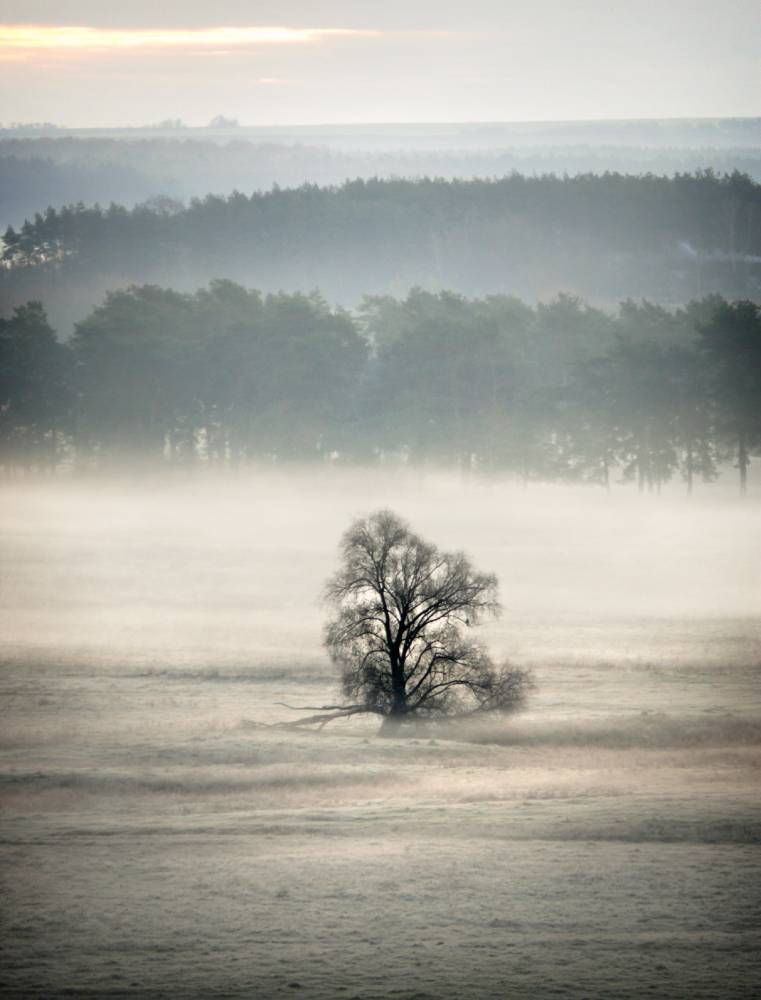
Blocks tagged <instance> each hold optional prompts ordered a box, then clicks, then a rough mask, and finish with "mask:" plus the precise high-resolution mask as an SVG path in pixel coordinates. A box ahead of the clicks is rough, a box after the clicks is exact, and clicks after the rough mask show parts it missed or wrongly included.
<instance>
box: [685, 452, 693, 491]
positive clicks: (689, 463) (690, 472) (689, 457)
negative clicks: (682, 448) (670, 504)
mask: <svg viewBox="0 0 761 1000" xmlns="http://www.w3.org/2000/svg"><path fill="white" fill-rule="evenodd" d="M693 469H694V459H693V455H692V445H691V444H689V445H687V470H686V471H687V495H688V496H692V477H693Z"/></svg>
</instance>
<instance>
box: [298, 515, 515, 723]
mask: <svg viewBox="0 0 761 1000" xmlns="http://www.w3.org/2000/svg"><path fill="white" fill-rule="evenodd" d="M326 597H327V599H328V601H329V602H330V604H331V605H332V607H333V609H334V615H333V617H332V618H331V620H330V622H329V623H328V625H327V627H326V631H325V645H326V648H327V650H328V653H329V655H330V658H331V660H332V661H333V663H334V664H335V665H336V667H337V668H338V670H339V673H340V678H341V689H342V693H343V694H344V696H345V697H346V698H347V699H348V700H347V702H346V703H345V704H342V705H337V706H326V707H325V709H324V714H320V715H318V716H312V717H309V718H307V719H303V720H300V723H301V724H305V723H307V722H320V723H323V722H326V721H329V720H330V719H332V718H339V717H345V716H347V715H356V714H359V713H373V714H376V715H380V716H381V717H382V718H383V719H384V720H385V721H384V725H385V727H386V728H395V727H396V726H398V725H400V724H401V723H403V722H405V721H407V720H410V719H415V718H429V719H430V718H437V717H439V718H440V717H452V716H457V717H462V716H463V715H472V714H474V713H479V712H502V713H507V712H513V711H515V710H516V709H518V708H520V707H521V706H522V705H523V703H524V700H525V697H526V694H527V692H528V690H529V689H530V687H531V679H530V677H529V675H528V673H527V672H526V671H524V670H520V669H517V668H514V667H510V666H509V665H503V666H501V667H498V666H496V665H495V663H494V662H493V660H492V659H491V657H490V656H489V654H488V652H487V651H486V649H485V648H484V647H483V646H481V645H480V644H478V643H477V642H474V641H473V640H472V639H471V638H470V636H469V635H468V634H467V632H468V631H469V630H470V629H471V628H472V627H474V626H476V625H477V624H478V623H479V621H481V619H482V618H484V617H486V616H489V615H495V614H497V612H498V610H499V604H498V602H497V580H496V577H494V576H493V575H491V574H487V573H480V572H478V571H476V570H475V569H474V568H473V567H472V566H471V564H470V561H469V560H468V559H467V557H466V556H465V555H464V554H463V553H462V552H442V551H440V550H439V549H438V548H436V546H435V545H432V544H430V543H429V542H425V541H423V539H422V538H420V537H419V536H418V535H416V534H415V533H414V532H413V531H412V530H411V528H410V527H409V526H408V525H407V524H406V523H405V522H404V521H402V520H401V519H400V518H399V517H398V516H397V515H395V514H394V513H392V512H391V511H388V510H381V511H378V512H377V513H375V514H372V515H370V516H369V517H366V518H360V519H359V520H357V521H355V522H354V524H352V525H351V527H350V528H349V529H348V531H347V532H346V533H345V535H344V536H343V539H342V541H341V566H340V568H339V570H338V572H337V573H336V574H335V575H334V576H333V577H332V579H331V580H330V581H329V583H328V585H327V588H326Z"/></svg>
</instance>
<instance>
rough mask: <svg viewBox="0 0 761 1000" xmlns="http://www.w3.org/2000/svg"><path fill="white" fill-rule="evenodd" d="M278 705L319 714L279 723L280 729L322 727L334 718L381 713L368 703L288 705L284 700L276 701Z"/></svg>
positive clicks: (295, 710)
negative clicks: (314, 711)
mask: <svg viewBox="0 0 761 1000" xmlns="http://www.w3.org/2000/svg"><path fill="white" fill-rule="evenodd" d="M275 704H276V705H282V706H283V708H288V709H291V711H294V712H305V711H313V710H316V711H317V712H318V713H319V714H317V715H308V716H306V718H304V719H295V720H294V721H293V722H280V723H277V727H278V728H279V729H299V728H300V727H301V726H311V725H316V726H318V727H319V728H320V729H322V727H323V726H325V725H327V723H328V722H332V721H333V720H334V719H348V718H349V717H350V716H352V715H364V714H367V713H374V714H376V715H378V714H380V713H379V712H378V709H376V708H369V707H368V706H367V705H288V704H287V703H286V702H284V701H276V702H275Z"/></svg>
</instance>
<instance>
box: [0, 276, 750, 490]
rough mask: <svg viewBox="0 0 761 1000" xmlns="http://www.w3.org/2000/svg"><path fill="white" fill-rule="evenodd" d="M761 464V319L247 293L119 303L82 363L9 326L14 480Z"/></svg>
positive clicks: (659, 477) (7, 411)
mask: <svg viewBox="0 0 761 1000" xmlns="http://www.w3.org/2000/svg"><path fill="white" fill-rule="evenodd" d="M760 450H761V308H760V307H759V306H758V305H756V304H754V303H753V302H751V301H749V300H738V301H734V302H730V301H727V300H725V299H722V298H720V297H718V296H709V297H706V298H703V299H699V300H694V301H691V302H690V303H688V305H686V306H685V307H683V308H680V309H677V310H675V311H670V310H667V309H665V308H663V307H660V306H656V305H653V304H652V303H649V302H639V303H637V302H634V301H632V300H627V301H625V302H623V303H622V304H621V306H620V308H619V309H618V311H617V313H615V314H611V313H608V312H604V311H602V310H600V309H596V308H593V307H591V306H589V305H587V304H585V303H584V302H583V301H581V300H580V299H578V298H575V297H572V296H569V295H562V296H559V297H558V298H556V299H555V300H553V301H551V302H549V303H543V304H539V305H537V306H536V307H531V306H529V305H527V304H525V303H524V302H522V301H521V300H519V299H517V298H515V297H511V296H490V297H486V298H477V299H468V298H465V297H463V296H460V295H456V294H454V293H451V292H441V293H438V294H432V293H430V292H425V291H422V290H420V289H414V290H412V291H411V292H410V293H409V294H408V295H407V297H406V298H404V299H397V298H393V297H391V296H368V297H366V298H365V299H364V300H363V302H362V305H361V307H360V309H359V310H357V311H356V312H355V313H353V314H352V313H349V312H347V311H345V310H342V309H340V308H332V307H330V306H329V305H328V303H327V302H326V301H325V300H324V299H323V298H322V297H321V296H320V295H319V294H318V293H317V292H312V293H310V294H301V293H296V294H285V293H278V294H270V295H263V294H261V293H260V292H258V291H251V290H248V289H245V288H244V287H242V286H240V285H237V284H235V283H233V282H231V281H215V282H213V283H212V284H210V285H209V286H208V287H205V288H202V289H200V290H198V291H196V292H194V293H181V292H177V291H172V290H169V289H164V288H160V287H157V286H154V285H145V286H134V287H131V288H129V289H127V290H123V291H117V292H112V293H110V294H109V295H108V296H107V297H106V299H105V301H104V302H103V303H102V304H101V305H99V306H98V307H97V308H95V309H94V310H93V311H92V312H91V313H90V315H89V316H87V318H86V319H84V320H83V321H81V322H80V323H78V324H77V326H76V329H75V333H74V335H73V337H71V338H70V339H69V340H68V341H65V342H61V341H60V340H59V339H58V338H57V337H56V335H55V333H54V331H53V330H52V328H51V326H50V324H49V322H48V320H47V317H46V314H45V311H44V309H43V307H42V305H41V304H40V303H38V302H29V303H26V304H25V305H23V306H19V307H17V308H16V309H15V310H14V312H13V315H12V316H11V317H10V318H8V319H4V320H1V321H0V464H1V465H2V466H3V467H4V468H5V470H6V471H8V472H11V473H12V472H14V471H19V470H24V469H42V470H54V469H56V468H59V467H71V466H75V467H81V468H94V467H108V466H113V465H118V464H120V463H122V462H124V461H126V460H133V459H134V460H139V461H141V462H153V463H165V464H189V463H196V462H204V463H208V464H210V465H212V466H230V467H235V466H238V465H241V464H244V463H248V462H255V461H286V460H293V459H299V460H313V461H331V462H364V463H366V462H377V461H388V460H403V461H407V462H411V463H435V464H438V465H442V466H447V467H458V468H461V469H481V470H492V471H495V472H504V473H508V474H511V475H514V476H518V477H521V478H523V479H525V480H529V479H543V480H577V481H589V482H597V483H601V484H603V485H605V486H608V485H610V484H611V483H613V482H617V481H620V480H623V481H626V480H635V481H636V482H637V483H638V485H639V488H640V489H643V490H644V489H648V490H652V489H658V488H660V486H661V485H662V484H664V483H666V482H668V481H669V480H671V479H673V478H675V477H681V478H683V479H684V481H685V482H686V484H687V486H688V488H689V489H692V486H693V484H694V482H695V481H697V480H705V481H710V480H712V479H714V478H715V477H716V475H717V471H718V468H719V466H720V464H721V463H722V462H726V461H728V460H731V461H732V462H733V463H734V464H735V466H736V467H737V469H738V470H739V477H740V483H741V486H742V488H743V489H745V485H746V482H747V476H748V467H749V465H750V461H751V457H752V456H753V455H754V454H758V453H759V451H760Z"/></svg>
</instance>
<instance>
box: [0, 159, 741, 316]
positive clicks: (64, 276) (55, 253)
mask: <svg viewBox="0 0 761 1000" xmlns="http://www.w3.org/2000/svg"><path fill="white" fill-rule="evenodd" d="M759 218H761V185H760V184H758V183H756V182H754V181H752V180H751V179H750V178H749V177H748V176H746V175H743V174H741V173H739V172H738V171H734V172H733V173H731V174H728V175H717V174H714V173H713V172H711V171H699V172H697V173H694V174H680V175H677V176H674V177H666V176H655V175H641V176H637V175H623V174H617V173H604V174H601V175H592V174H583V175H578V176H573V177H568V176H565V177H558V176H555V175H546V176H534V177H529V176H523V175H520V174H512V175H510V176H507V177H503V178H501V179H476V180H453V181H445V180H437V179H431V178H428V179H418V180H401V179H394V180H380V179H369V180H363V179H358V180H353V181H348V182H346V183H344V184H341V185H339V186H337V187H336V186H334V187H330V186H328V187H319V186H317V185H314V184H305V185H303V186H301V187H296V188H289V189H280V188H277V187H276V188H273V189H272V190H270V191H268V192H266V193H254V194H252V195H246V194H243V193H240V192H235V193H233V194H231V195H229V196H217V195H211V194H210V195H207V196H206V197H204V198H199V199H193V200H192V201H191V202H190V204H189V205H187V206H184V205H183V204H181V203H177V202H176V201H173V200H172V199H167V198H154V199H152V200H151V201H149V202H147V203H144V204H141V205H137V206H136V207H135V208H133V209H128V208H126V207H124V206H123V205H118V204H116V203H114V204H111V205H110V206H108V207H105V208H103V207H100V206H97V205H91V206H89V207H88V206H85V205H84V204H81V203H80V204H75V205H68V206H64V207H62V208H53V207H49V208H47V209H46V210H44V211H40V212H38V213H36V214H35V215H34V217H33V218H31V219H27V221H26V222H24V223H23V224H22V225H21V226H20V227H14V226H9V227H8V228H7V230H6V232H5V235H4V237H3V241H4V251H3V265H4V266H3V268H2V270H1V271H0V294H2V297H3V299H4V300H5V301H6V303H7V304H8V305H9V306H17V305H22V304H23V303H24V302H26V301H28V300H30V299H42V300H44V302H45V305H46V308H47V310H48V313H49V315H50V317H51V320H52V322H53V324H54V325H55V326H56V327H57V328H58V329H60V330H61V331H62V333H67V332H68V331H69V330H70V329H71V327H72V326H73V324H74V322H76V321H77V320H78V319H79V318H81V316H82V315H83V314H84V313H86V312H87V311H89V310H90V309H91V308H92V307H93V306H94V305H96V303H97V302H98V301H99V300H100V299H101V298H102V297H103V296H104V295H105V293H106V292H107V291H108V290H110V289H113V288H116V287H125V286H127V285H129V284H131V283H134V284H145V283H151V284H154V283H155V284H160V285H165V286H170V287H173V288H176V289H178V290H179V291H182V292H189V291H192V290H193V289H194V288H197V287H199V286H200V285H204V284H207V283H208V282H209V281H212V280H214V279H217V278H220V277H224V278H229V279H231V280H233V281H236V282H240V283H242V284H244V285H247V286H253V287H256V288H260V289H262V290H263V291H265V292H277V291H279V290H281V289H288V290H294V289H311V288H319V289H320V290H321V291H322V292H323V294H324V295H325V296H326V297H328V298H329V299H330V300H331V301H338V302H342V303H344V304H345V305H347V306H354V305H356V304H357V303H358V302H359V301H360V299H361V298H362V296H363V295H365V294H367V293H386V294H392V295H397V296H398V295H400V294H406V292H407V290H408V289H409V288H411V287H414V286H417V285H419V286H421V287H424V288H428V289H429V290H431V291H441V290H443V289H453V290H455V291H457V292H458V293H461V294H464V295H470V296H479V297H481V296H484V295H490V294H499V293H504V292H508V293H510V294H515V295H519V296H520V297H522V298H524V299H526V300H528V301H531V302H536V301H539V300H546V299H547V298H550V297H552V296H554V295H556V294H557V293H558V292H562V291H567V292H572V293H573V294H576V295H579V296H581V297H582V298H585V299H589V300H590V301H593V302H595V303H596V304H601V305H606V306H609V307H610V306H615V305H616V304H617V303H618V302H620V301H622V300H623V299H625V298H628V297H633V298H636V299H638V298H648V299H650V300H654V301H658V302H661V303H664V304H667V305H672V306H678V305H681V304H682V303H684V302H686V301H688V300H690V299H693V298H702V297H704V296H706V295H709V294H719V295H723V296H725V297H727V298H730V299H745V298H754V297H758V295H759V293H760V292H761V226H759V224H758V222H759Z"/></svg>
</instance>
